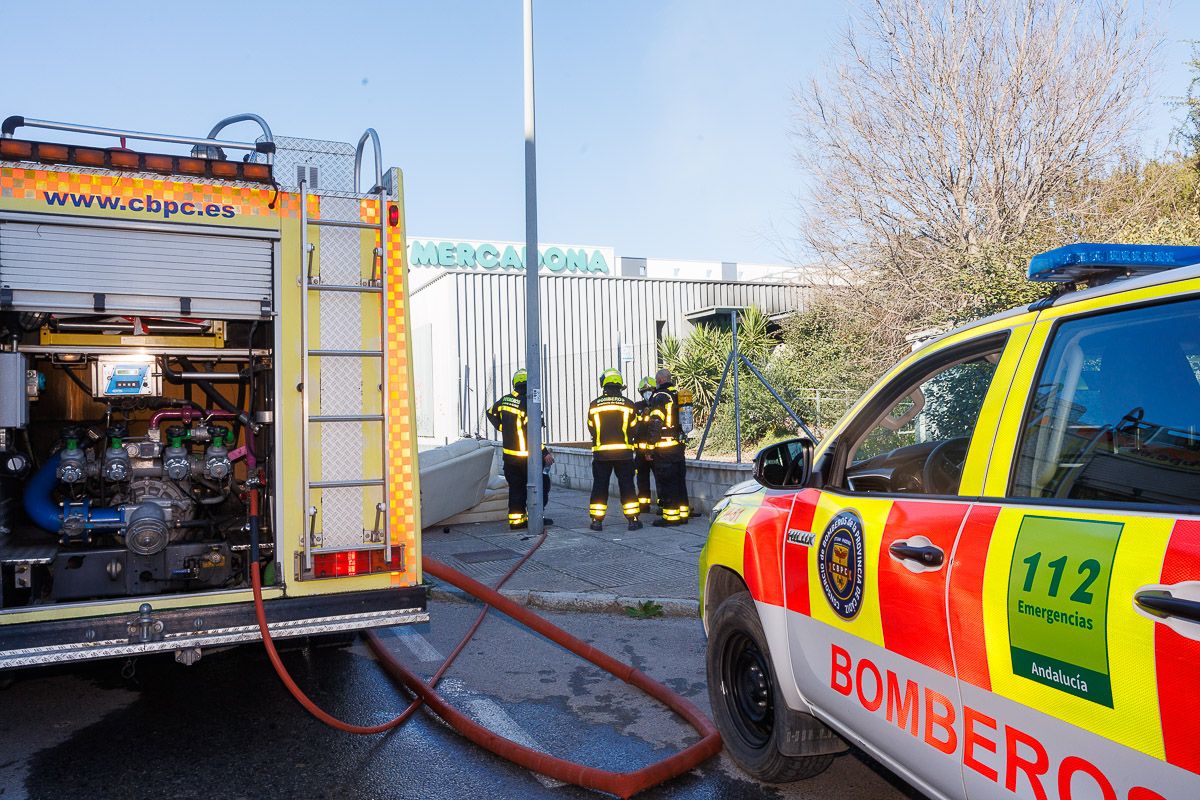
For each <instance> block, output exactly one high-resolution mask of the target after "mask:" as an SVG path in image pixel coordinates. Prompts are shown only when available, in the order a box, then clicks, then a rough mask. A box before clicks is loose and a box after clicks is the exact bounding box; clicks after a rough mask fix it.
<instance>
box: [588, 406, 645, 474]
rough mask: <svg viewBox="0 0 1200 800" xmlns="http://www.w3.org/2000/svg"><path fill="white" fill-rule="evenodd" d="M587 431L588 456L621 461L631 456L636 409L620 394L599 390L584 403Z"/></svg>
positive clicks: (634, 433) (602, 459)
mask: <svg viewBox="0 0 1200 800" xmlns="http://www.w3.org/2000/svg"><path fill="white" fill-rule="evenodd" d="M587 427H588V432H589V433H590V434H591V435H592V457H593V458H595V459H598V460H600V461H625V460H628V459H630V458H632V457H633V448H634V447H635V446H636V445H635V437H636V435H637V409H636V408H635V407H634V405H633V403H632V402H631V401H630V400H629V398H627V397H625V395H622V394H602V395H600V396H599V397H597V398H596V399H595V400H593V401H592V403H591V405H589V406H588V414H587Z"/></svg>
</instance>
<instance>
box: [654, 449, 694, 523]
mask: <svg viewBox="0 0 1200 800" xmlns="http://www.w3.org/2000/svg"><path fill="white" fill-rule="evenodd" d="M651 463H652V464H653V465H654V484H655V486H657V487H658V505H659V508H661V509H662V518H663V519H664V520H665V521H667V522H672V523H675V524H678V525H682V524H683V523H685V522H687V521H688V516H689V515H690V514H691V509H690V508H689V507H688V493H687V462H686V461H685V460H683V459H682V458H681V459H678V460H675V459H672V460H670V461H664V460H661V459H658V458H656V459H654V461H652V462H651Z"/></svg>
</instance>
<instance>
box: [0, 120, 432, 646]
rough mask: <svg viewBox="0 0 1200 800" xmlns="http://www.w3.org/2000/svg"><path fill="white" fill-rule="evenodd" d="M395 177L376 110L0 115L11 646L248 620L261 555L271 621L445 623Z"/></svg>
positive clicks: (249, 625)
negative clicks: (130, 119)
mask: <svg viewBox="0 0 1200 800" xmlns="http://www.w3.org/2000/svg"><path fill="white" fill-rule="evenodd" d="M235 123H238V124H240V125H241V126H242V127H246V126H248V125H251V124H257V125H258V126H259V127H260V128H261V135H258V136H257V137H256V138H255V139H254V140H253V141H233V140H228V139H224V138H219V137H220V136H221V134H222V131H224V129H225V128H226V127H228V126H230V125H233V124H235ZM31 133H34V134H38V135H30V134H31ZM48 139H49V140H53V141H48ZM131 142H134V143H138V144H140V145H141V144H144V145H145V147H140V146H139V147H137V148H133V147H130V146H128V145H129V143H131ZM368 143H369V144H370V145H371V149H372V153H371V154H370V155H371V156H373V158H374V171H373V180H372V182H371V184H370V186H369V187H364V186H363V185H362V182H361V178H360V174H361V172H362V171H363V169H362V168H363V166H364V165H363V156H364V155H366V153H365V151H366V147H367V145H368ZM160 151H163V152H160ZM170 151H174V152H170ZM402 194H403V192H402V176H401V173H400V171H399V170H398V169H395V168H392V169H389V170H387V171H386V172H384V170H383V169H382V167H381V161H380V143H379V137H378V136H377V135H376V133H375V131H374V130H373V129H368V130H367V131H366V132H365V133H364V134H363V135H362V138H361V139H360V140H359V142H358V146H357V147H354V146H352V145H349V144H343V143H339V142H328V141H317V140H311V139H299V138H288V137H276V136H274V135H273V134H272V132H271V129H270V127H269V126H268V125H267V124H266V122H265V121H264V120H263V119H262V118H261V117H259V116H258V115H255V114H239V115H236V116H232V117H229V118H227V119H224V120H221V121H220V122H218V123H217V124H216V125H215V126H214V127H213V128H212V129H211V131H210V132H209V134H208V135H207V136H204V137H189V136H176V135H167V134H157V133H149V132H142V131H128V130H119V129H114V128H101V127H97V126H93V125H81V124H74V123H63V122H54V121H49V120H40V119H30V118H25V117H19V116H14V117H9V118H7V119H6V120H4V122H3V124H2V126H0V669H5V668H12V667H21V666H28V665H36V664H48V663H55V662H67V661H81V660H87V659H100V658H114V657H131V656H136V655H140V654H144V653H154V652H164V653H165V652H174V654H175V658H176V660H177V661H180V662H182V663H186V664H190V663H193V662H194V661H195V660H196V659H198V658H200V657H201V655H202V654H203V653H204V651H206V650H210V649H212V648H216V647H224V646H228V645H231V644H236V643H240V642H248V641H257V640H259V639H260V633H259V628H258V627H257V625H256V622H255V608H254V602H253V594H252V591H251V574H252V572H253V571H254V565H257V571H258V572H259V574H260V575H261V576H262V579H261V583H262V597H263V605H264V608H265V613H266V618H267V621H268V623H269V628H270V633H271V635H272V637H273V638H288V637H308V636H317V635H323V634H329V633H336V632H344V631H354V630H359V629H364V628H370V627H378V626H385V625H396V624H401V623H410V622H420V621H424V620H426V619H427V618H428V616H427V612H426V598H425V592H424V589H423V587H422V584H421V575H420V525H419V519H420V514H419V508H418V504H419V486H418V475H417V469H416V438H415V437H416V434H415V427H416V426H415V424H414V400H413V376H412V371H411V369H410V364H411V363H412V362H411V351H410V343H409V330H410V327H409V322H408V295H407V291H406V289H407V279H406V263H405V242H404V236H405V234H404V222H403V220H404V214H403V198H402Z"/></svg>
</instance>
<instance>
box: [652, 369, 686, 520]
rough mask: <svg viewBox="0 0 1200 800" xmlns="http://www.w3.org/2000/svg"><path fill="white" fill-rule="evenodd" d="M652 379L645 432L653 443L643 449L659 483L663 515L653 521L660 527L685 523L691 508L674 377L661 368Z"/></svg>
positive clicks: (659, 496)
mask: <svg viewBox="0 0 1200 800" xmlns="http://www.w3.org/2000/svg"><path fill="white" fill-rule="evenodd" d="M654 380H655V381H656V382H657V386H656V387H655V391H654V394H653V395H651V396H650V406H649V408H650V422H649V423H648V424H647V426H646V436H647V438H648V440H649V441H650V442H653V445H654V447H653V449H652V450H647V451H646V453H647V455H648V457H649V458H650V461H651V464H652V465H653V467H654V484H655V486H657V487H658V505H659V508H660V509H662V511H661V513H662V517H661V518H660V519H656V520H654V525H655V527H660V528H661V527H673V526H675V525H686V524H687V521H688V516H689V514H690V512H691V509H690V508H689V507H688V494H687V462H686V461H685V459H684V449H685V443H684V438H683V428H682V427H681V426H680V424H679V397H678V393H677V392H676V390H675V378H674V376H672V375H671V371H670V370H668V369H660V370H659V371H658V372H657V373H655V375H654Z"/></svg>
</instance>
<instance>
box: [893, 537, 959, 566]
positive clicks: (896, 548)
mask: <svg viewBox="0 0 1200 800" xmlns="http://www.w3.org/2000/svg"><path fill="white" fill-rule="evenodd" d="M888 552H889V553H891V555H892V558H894V559H896V560H897V561H899V562H901V563H902V564H904V566H906V567H908V568H909V569H910V570H912V571H913V572H928V571H931V570H936V569H940V568H941V566H942V564H944V563H945V561H946V553H945V551H943V550H942V548H940V547H938V546H937V545H935V544H934V543H933V542H931V541H929V539H927V538H926V537H924V536H913V537H912V538H911V539H902V540H899V541H895V542H892V544H891V545H890V546H889V547H888Z"/></svg>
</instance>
